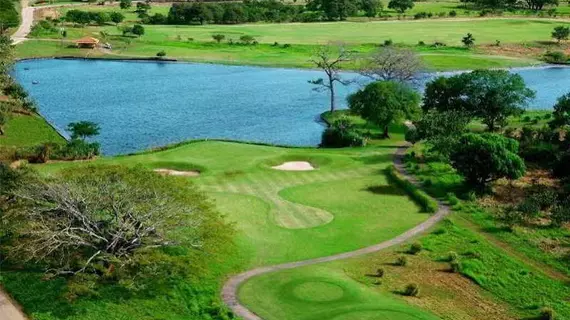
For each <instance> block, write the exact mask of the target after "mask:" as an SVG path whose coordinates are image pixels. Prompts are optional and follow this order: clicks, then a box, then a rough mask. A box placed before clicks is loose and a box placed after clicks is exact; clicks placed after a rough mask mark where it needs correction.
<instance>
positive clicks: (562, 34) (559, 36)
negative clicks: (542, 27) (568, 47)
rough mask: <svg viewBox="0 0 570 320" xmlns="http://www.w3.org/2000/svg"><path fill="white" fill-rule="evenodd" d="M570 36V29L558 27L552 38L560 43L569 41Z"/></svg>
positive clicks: (553, 31)
mask: <svg viewBox="0 0 570 320" xmlns="http://www.w3.org/2000/svg"><path fill="white" fill-rule="evenodd" d="M569 36H570V27H565V26H558V27H555V28H554V30H552V38H554V39H556V40H557V41H558V42H560V41H562V40H568V37H569Z"/></svg>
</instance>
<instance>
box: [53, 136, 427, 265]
mask: <svg viewBox="0 0 570 320" xmlns="http://www.w3.org/2000/svg"><path fill="white" fill-rule="evenodd" d="M398 137H399V136H398ZM397 141H400V140H391V141H384V142H382V143H378V144H380V145H378V146H373V147H368V148H357V149H339V150H330V149H329V150H327V149H303V148H296V149H286V148H275V147H267V146H254V145H247V144H239V143H229V142H197V143H191V144H188V145H184V146H181V147H179V148H175V149H171V150H167V151H163V152H158V153H149V154H142V155H137V156H130V157H117V158H104V159H101V160H98V161H97V163H119V164H128V165H136V164H141V165H144V166H147V167H151V168H156V167H158V166H160V167H162V168H172V169H176V168H180V164H181V163H186V166H185V168H186V169H187V170H189V169H191V168H193V167H194V168H196V169H198V170H200V171H201V172H202V174H201V176H200V177H198V178H194V179H193V181H194V182H195V183H197V184H198V185H200V186H201V187H202V189H203V190H204V191H206V192H208V193H209V194H210V195H211V196H212V197H213V198H214V199H215V202H216V205H217V206H218V208H219V209H220V210H221V211H222V212H223V213H224V214H226V215H227V217H228V219H230V220H231V221H233V222H235V223H236V225H237V227H238V229H239V230H240V231H242V232H241V233H240V235H239V238H240V241H239V242H238V245H239V246H240V248H241V250H242V252H245V253H247V255H248V257H249V260H250V262H249V263H248V265H251V266H254V265H263V264H274V263H279V262H285V261H294V260H301V259H308V258H314V257H319V256H323V255H329V254H333V253H338V252H344V251H350V250H354V249H357V248H360V247H363V246H366V245H370V244H373V243H376V242H379V241H382V240H385V239H388V238H391V237H393V236H396V235H398V234H400V233H402V232H403V231H405V230H406V229H408V228H410V227H412V226H414V225H416V224H418V223H419V222H421V221H423V220H424V219H426V218H427V215H426V214H422V213H420V212H419V211H420V208H419V207H418V206H417V205H415V204H414V203H413V202H412V201H411V200H410V199H409V198H408V197H407V196H406V194H405V193H404V192H403V191H402V190H399V189H397V188H396V187H394V186H391V185H389V184H388V182H387V180H386V177H385V175H384V173H383V172H382V169H383V168H385V167H386V166H387V165H389V164H391V162H392V153H393V151H394V150H395V149H394V148H393V146H395V145H397V144H398V142H397ZM295 160H297V161H301V160H305V161H309V162H311V163H313V165H314V166H316V167H317V168H318V169H317V170H314V171H309V172H285V171H278V170H274V169H271V166H273V165H275V164H280V163H282V162H285V161H295ZM157 163H158V164H159V165H157ZM70 165H77V164H69V163H56V164H52V165H48V166H45V167H43V170H46V171H48V172H49V171H53V170H57V169H58V168H61V167H63V166H70ZM386 221H390V223H386ZM354 230H360V231H361V232H358V233H354Z"/></svg>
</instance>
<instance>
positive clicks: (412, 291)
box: [403, 283, 420, 297]
mask: <svg viewBox="0 0 570 320" xmlns="http://www.w3.org/2000/svg"><path fill="white" fill-rule="evenodd" d="M403 294H404V295H405V296H408V297H417V296H418V295H419V294H420V286H419V285H418V284H416V283H410V284H408V285H407V286H406V288H405V289H404V292H403Z"/></svg>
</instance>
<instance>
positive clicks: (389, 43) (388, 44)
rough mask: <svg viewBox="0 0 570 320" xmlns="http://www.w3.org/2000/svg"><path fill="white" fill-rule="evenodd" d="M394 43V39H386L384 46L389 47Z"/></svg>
mask: <svg viewBox="0 0 570 320" xmlns="http://www.w3.org/2000/svg"><path fill="white" fill-rule="evenodd" d="M393 44H394V42H393V41H392V39H388V40H384V46H385V47H389V46H391V45H393Z"/></svg>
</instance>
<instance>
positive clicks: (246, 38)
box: [239, 35, 255, 45]
mask: <svg viewBox="0 0 570 320" xmlns="http://www.w3.org/2000/svg"><path fill="white" fill-rule="evenodd" d="M239 41H240V42H241V43H243V44H245V45H250V44H252V43H254V42H255V38H254V37H252V36H250V35H243V36H241V37H239Z"/></svg>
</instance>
